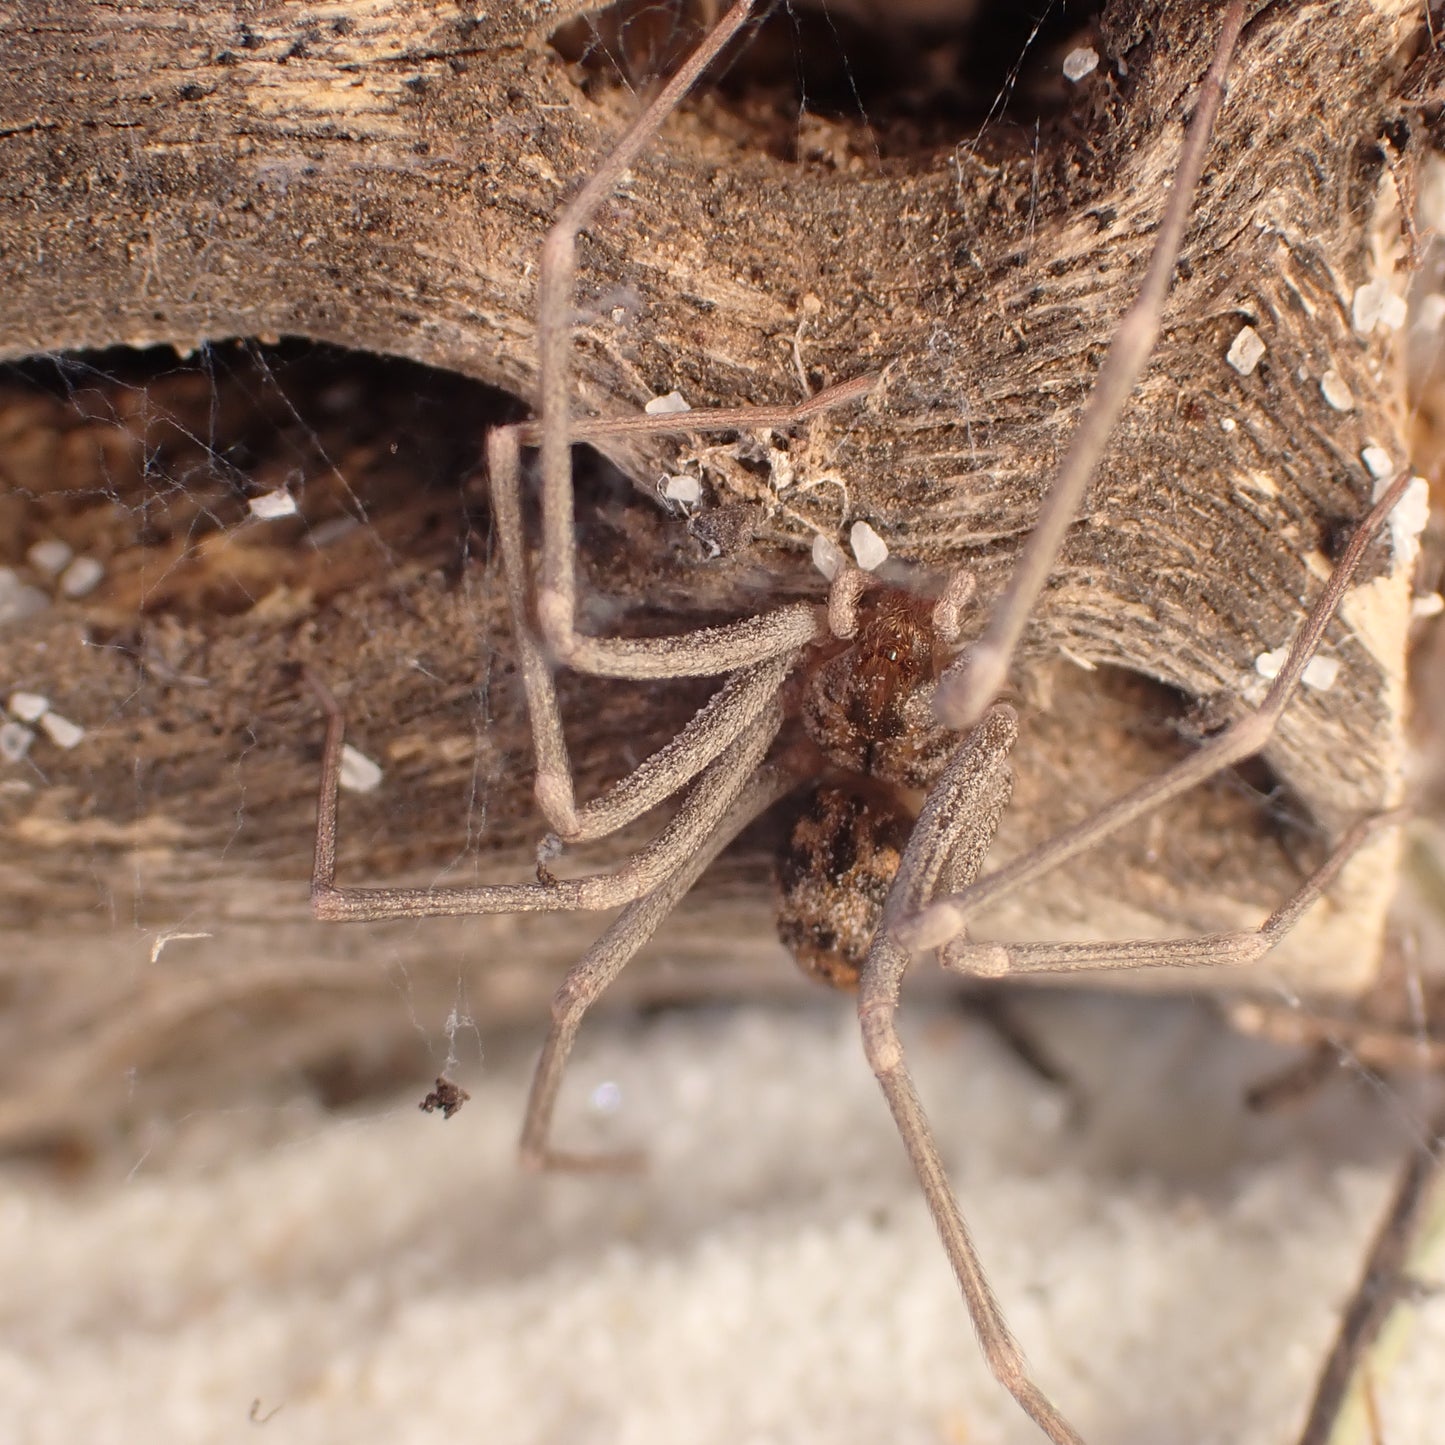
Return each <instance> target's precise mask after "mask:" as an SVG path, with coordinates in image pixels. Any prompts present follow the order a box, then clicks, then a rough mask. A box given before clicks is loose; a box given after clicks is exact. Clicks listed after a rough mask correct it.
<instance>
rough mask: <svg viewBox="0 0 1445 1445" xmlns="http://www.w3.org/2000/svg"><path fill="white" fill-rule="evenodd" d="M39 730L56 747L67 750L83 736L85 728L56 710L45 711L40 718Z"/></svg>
mask: <svg viewBox="0 0 1445 1445" xmlns="http://www.w3.org/2000/svg"><path fill="white" fill-rule="evenodd" d="M40 731H41V732H43V733H44V734H45V736H46V737H48V738H49V739H50V741H51V742H53V743H54V744H55V746H56V747H58V748H65V749H66V750H67V751H68V750H69V749H71V748H73V747H75V746H77V745H78V744H79V742H80V740H81V738H83V737H84V736H85V729H84V728H83V727H81V725H80V724H79V723H73V722H71V720H70V719H69V718H68V717H62V716H61V715H60V714H59V713H58V712H47V713H46V714H45V716H44V717H43V718H41V719H40Z"/></svg>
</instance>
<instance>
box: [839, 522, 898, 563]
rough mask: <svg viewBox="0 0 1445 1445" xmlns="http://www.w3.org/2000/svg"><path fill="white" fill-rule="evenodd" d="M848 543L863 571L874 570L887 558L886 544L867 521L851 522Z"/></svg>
mask: <svg viewBox="0 0 1445 1445" xmlns="http://www.w3.org/2000/svg"><path fill="white" fill-rule="evenodd" d="M848 545H849V546H850V547H852V549H853V557H854V560H855V561H856V562H857V563H858V565H859V566H860V567H861V568H862V569H863V570H864V571H865V572H876V571H877V570H878V568H880V567H881V566H882V565H883V564H884V563H885V562H886V561H887V560H888V544H887V543H886V542H885V541H884V540H883V538H882V537H880V536H879V535H878V533H877V532H875V531H874V530H873V528H872V527H870V526H869V525H868V523H867V522H854V523H853V530H852V531H851V532H849V533H848Z"/></svg>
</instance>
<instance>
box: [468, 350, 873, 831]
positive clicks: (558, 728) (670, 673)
mask: <svg viewBox="0 0 1445 1445" xmlns="http://www.w3.org/2000/svg"><path fill="white" fill-rule="evenodd" d="M876 381H877V377H876V376H862V377H856V378H854V379H853V380H851V381H846V382H841V383H839V384H838V385H837V386H832V387H829V388H827V389H826V390H825V391H821V392H819V393H818V394H817V395H816V396H813V397H810V398H808V400H807V401H805V402H803V403H801V404H799V405H797V406H789V407H735V408H731V409H725V410H724V409H719V410H715V411H699V412H690V413H688V415H687V418H686V419H685V420H680V419H679V418H677V417H673V416H656V417H654V416H635V417H621V418H611V419H607V420H599V421H590V422H582V423H579V424H578V425H577V426H576V427H574V429H573V436H574V438H575V439H578V440H600V439H602V438H604V437H609V436H624V435H630V434H635V433H672V432H678V431H700V432H707V431H715V430H716V431H731V430H735V429H738V428H747V427H749V426H764V427H774V426H776V427H783V426H791V425H794V424H796V423H798V422H800V421H805V420H806V419H807V418H808V417H810V416H813V415H816V414H817V413H818V412H821V411H825V410H827V409H828V408H830V407H834V406H842V405H843V404H844V403H846V402H850V401H856V400H857V399H858V398H860V397H862V396H864V395H866V394H867V392H868V391H869V390H871V388H872V387H873V385H874V384H875V382H876ZM537 436H538V427H537V425H536V423H533V422H524V423H521V424H519V425H516V426H508V427H496V428H493V430H492V431H490V432H489V433H488V434H487V444H486V445H487V474H488V476H489V478H490V479H491V493H492V511H493V518H494V520H495V522H496V527H497V536H498V541H499V543H500V547H501V553H502V568H503V573H504V576H505V579H506V587H507V598H508V604H509V607H510V609H511V613H512V623H513V631H514V633H515V634H516V639H517V655H518V668H519V670H520V672H521V675H522V685H523V688H524V690H525V692H526V696H527V714H528V717H529V719H530V721H531V727H532V746H533V750H534V752H535V755H536V760H537V783H536V793H537V800H538V803H539V805H540V806H541V808H542V812H543V814H544V816H545V817H546V819H547V821H548V822H549V823H550V824H551V825H552V827H553V829H554V830H555V831H556V833H557V834H558V835H559V836H560V837H562V838H564V839H569V840H570V839H573V838H575V837H577V836H578V833H577V830H578V828H579V827H590V826H591V824H582V823H581V822H580V820H579V817H578V814H577V807H576V797H575V794H574V792H573V787H572V770H571V765H570V763H569V761H568V756H567V744H566V741H565V739H564V736H563V732H562V719H561V713H560V710H559V709H558V706H557V692H556V688H555V686H554V684H553V681H552V670H551V668H550V666H549V665H548V663H547V660H546V658H545V657H544V656H543V655H542V650H541V648H540V646H539V645H538V642H537V639H536V638H535V637H534V635H533V633H532V626H531V619H530V617H529V615H528V601H527V562H526V546H525V539H524V537H523V535H522V511H521V497H520V473H521V458H520V450H519V449H520V447H521V446H523V445H533V444H535V442H536V440H537ZM822 626H823V624H822V621H821V617H820V613H819V611H818V609H817V608H815V607H812V606H810V605H809V604H807V603H794V604H792V605H790V606H788V607H782V608H778V609H775V610H774V611H773V612H770V613H765V614H763V615H762V616H761V617H758V618H752V619H748V620H747V621H746V622H743V623H738V624H734V625H731V626H723V627H713V628H703V629H700V630H699V631H696V632H693V633H691V634H690V635H689V636H688V637H687V639H686V642H685V644H684V643H683V642H682V641H681V640H679V639H677V638H653V639H644V640H640V641H630V642H628V643H626V644H616V645H614V644H609V643H606V642H598V640H597V639H581V641H582V642H585V643H586V644H587V647H584V648H583V649H582V650H581V651H580V652H577V653H575V654H574V655H573V657H571V658H569V659H567V660H568V661H570V662H571V663H572V665H573V666H574V667H578V668H579V670H581V671H591V672H600V673H602V674H603V675H617V676H623V677H682V676H697V675H701V676H709V675H712V674H714V673H721V672H731V671H733V670H734V669H737V668H740V667H743V666H744V665H747V664H751V663H763V662H767V661H768V660H770V659H772V658H776V657H779V656H782V655H784V654H786V653H789V652H791V651H793V650H794V649H796V648H797V647H800V646H802V645H803V644H805V643H808V642H811V641H813V640H814V639H815V638H816V637H817V636H818V635H819V634H820V632H821V631H822ZM594 642H597V645H598V647H599V648H601V651H600V652H594V651H591V650H589V649H590V648H591V645H592V644H593V643H594ZM599 662H600V663H601V664H602V665H600V666H594V665H592V664H596V663H599ZM677 755H678V754H677V752H676V751H675V752H674V753H673V754H672V756H673V757H676V756H677ZM687 756H692V754H687ZM707 761H708V758H707V757H706V756H703V757H702V759H701V761H698V762H697V764H696V766H695V767H694V768H693V770H692V772H691V773H682V774H680V775H679V776H678V780H677V783H676V785H675V786H681V785H682V784H683V783H685V782H687V781H688V779H689V778H691V777H692V776H694V775H695V774H696V773H697V772H698V771H700V770H701V769H702V767H703V766H704V765H705V763H706V762H707ZM669 791H671V790H669ZM663 796H665V794H664V795H663ZM633 816H636V815H633ZM623 821H627V820H626V819H624V820H623ZM615 826H618V827H620V826H621V823H617V824H615ZM587 836H596V835H595V834H588V835H587Z"/></svg>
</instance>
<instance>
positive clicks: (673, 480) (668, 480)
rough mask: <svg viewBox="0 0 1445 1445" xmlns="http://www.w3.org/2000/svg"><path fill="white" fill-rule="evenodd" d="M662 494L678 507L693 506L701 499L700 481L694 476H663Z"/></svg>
mask: <svg viewBox="0 0 1445 1445" xmlns="http://www.w3.org/2000/svg"><path fill="white" fill-rule="evenodd" d="M662 495H663V496H664V497H666V498H667V500H668V501H669V502H676V503H677V504H678V506H680V507H695V506H697V504H698V503H699V502H700V501H702V483H701V482H700V481H698V479H697V478H696V477H664V478H663V479H662Z"/></svg>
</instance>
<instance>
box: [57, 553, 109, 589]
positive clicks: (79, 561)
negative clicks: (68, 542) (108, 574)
mask: <svg viewBox="0 0 1445 1445" xmlns="http://www.w3.org/2000/svg"><path fill="white" fill-rule="evenodd" d="M104 576H105V568H104V567H103V566H102V565H101V564H100V562H98V561H97V560H96V559H95V558H94V557H77V558H76V559H75V561H74V562H72V563H71V564H70V566H69V567H67V568H66V569H65V571H64V572H62V573H61V574H60V590H61V591H62V592H63V593H65V595H66V596H67V597H85V596H87V595H88V594H89V593H91V592H94V591H95V589H96V588H97V587H99V586H100V579H101V578H102V577H104Z"/></svg>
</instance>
